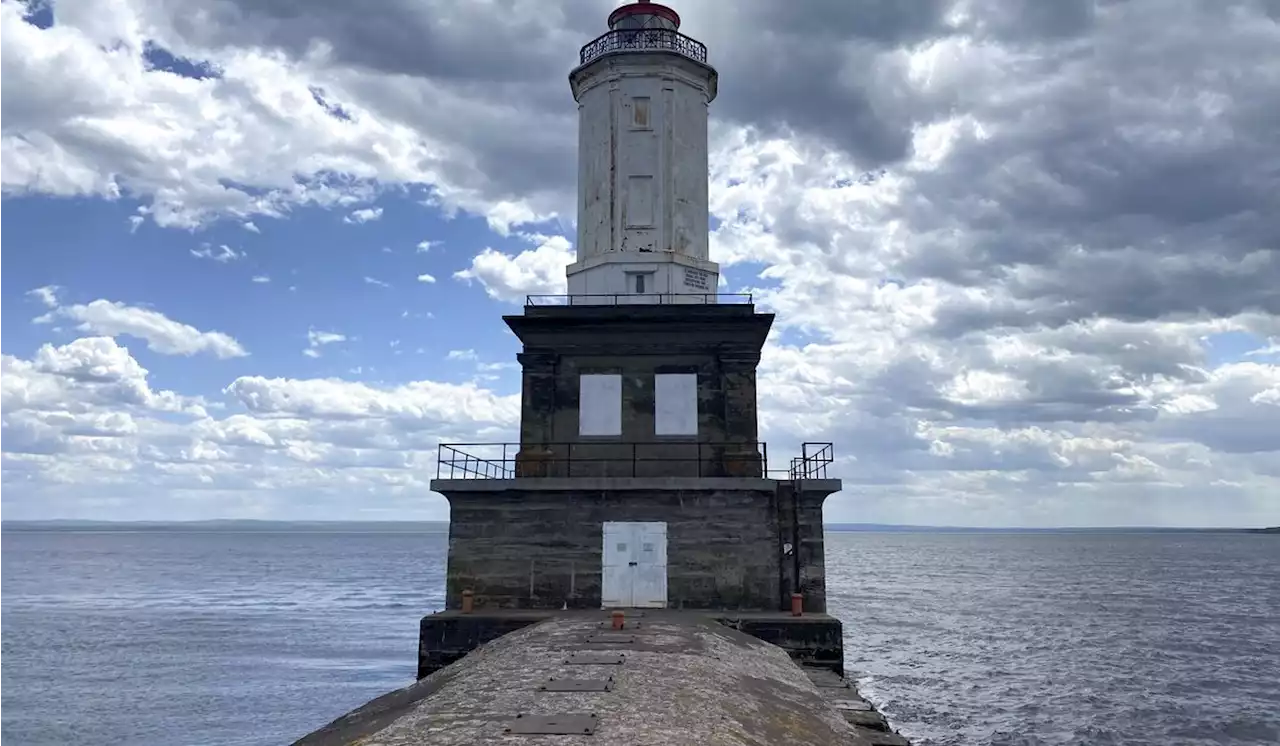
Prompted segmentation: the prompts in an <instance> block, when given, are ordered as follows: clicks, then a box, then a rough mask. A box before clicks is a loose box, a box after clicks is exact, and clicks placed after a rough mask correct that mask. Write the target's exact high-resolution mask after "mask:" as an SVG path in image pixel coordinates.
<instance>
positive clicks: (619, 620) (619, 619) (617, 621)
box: [613, 611, 626, 629]
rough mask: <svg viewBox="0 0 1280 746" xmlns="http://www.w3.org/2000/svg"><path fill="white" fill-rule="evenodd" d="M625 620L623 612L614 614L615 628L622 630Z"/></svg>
mask: <svg viewBox="0 0 1280 746" xmlns="http://www.w3.org/2000/svg"><path fill="white" fill-rule="evenodd" d="M625 618H626V617H625V615H624V614H623V613H622V612H621V611H615V612H613V628H614V629H622V624H623V620H624V619H625Z"/></svg>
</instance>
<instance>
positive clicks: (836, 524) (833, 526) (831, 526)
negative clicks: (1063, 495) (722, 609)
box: [0, 518, 1280, 531]
mask: <svg viewBox="0 0 1280 746" xmlns="http://www.w3.org/2000/svg"><path fill="white" fill-rule="evenodd" d="M58 523H63V524H67V523H80V524H97V525H114V526H129V525H175V526H181V525H194V524H210V523H249V524H268V523H274V524H332V525H351V524H361V523H367V524H397V523H399V524H415V523H437V524H447V523H449V520H448V519H371V518H360V519H332V518H319V519H313V518H194V519H151V518H140V519H129V520H114V519H97V518H18V519H3V520H0V527H3V526H8V525H14V526H18V525H23V524H28V525H29V524H58ZM840 527H873V528H886V529H933V530H967V531H1125V530H1131V531H1139V530H1140V531H1256V530H1266V529H1280V525H1271V526H1266V525H1263V526H1155V525H1091V526H1082V525H1068V526H974V525H938V524H915V523H867V522H853V521H831V522H828V523H826V525H825V528H826V529H827V530H840Z"/></svg>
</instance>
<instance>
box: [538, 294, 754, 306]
mask: <svg viewBox="0 0 1280 746" xmlns="http://www.w3.org/2000/svg"><path fill="white" fill-rule="evenodd" d="M752 302H753V301H752V297H751V294H750V293H588V294H577V295H526V296H525V299H524V304H525V305H526V306H625V305H649V306H653V305H679V304H692V305H707V306H710V305H716V304H737V305H751V304H752Z"/></svg>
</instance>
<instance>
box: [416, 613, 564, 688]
mask: <svg viewBox="0 0 1280 746" xmlns="http://www.w3.org/2000/svg"><path fill="white" fill-rule="evenodd" d="M555 614H556V612H549V611H491V612H488V613H481V612H475V613H471V614H463V613H462V612H460V611H441V612H439V613H436V614H431V615H429V616H424V617H423V618H422V622H421V623H420V624H419V625H418V678H419V679H423V678H426V677H427V676H430V675H431V674H433V673H435V672H436V671H439V670H440V669H442V668H444V667H445V666H447V665H449V664H450V663H453V662H454V661H456V660H458V659H459V658H461V657H462V656H464V655H466V654H467V653H470V652H471V651H472V650H475V649H476V648H478V647H480V646H481V645H483V644H485V643H486V642H489V641H491V640H496V639H498V638H499V637H502V636H503V635H505V634H507V633H508V632H515V631H516V630H518V629H522V628H524V627H528V626H529V625H530V624H537V623H538V622H541V621H543V620H545V619H550V618H551V617H553V616H555Z"/></svg>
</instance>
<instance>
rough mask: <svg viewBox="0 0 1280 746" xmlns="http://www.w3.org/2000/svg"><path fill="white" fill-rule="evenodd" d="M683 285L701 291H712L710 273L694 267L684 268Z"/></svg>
mask: <svg viewBox="0 0 1280 746" xmlns="http://www.w3.org/2000/svg"><path fill="white" fill-rule="evenodd" d="M684 286H685V287H687V288H689V289H690V290H697V291H700V292H703V293H710V292H712V287H711V273H710V272H707V271H705V270H701V269H695V268H694V267H685V268H684Z"/></svg>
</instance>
